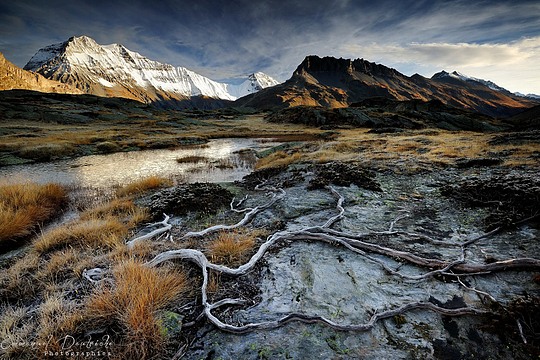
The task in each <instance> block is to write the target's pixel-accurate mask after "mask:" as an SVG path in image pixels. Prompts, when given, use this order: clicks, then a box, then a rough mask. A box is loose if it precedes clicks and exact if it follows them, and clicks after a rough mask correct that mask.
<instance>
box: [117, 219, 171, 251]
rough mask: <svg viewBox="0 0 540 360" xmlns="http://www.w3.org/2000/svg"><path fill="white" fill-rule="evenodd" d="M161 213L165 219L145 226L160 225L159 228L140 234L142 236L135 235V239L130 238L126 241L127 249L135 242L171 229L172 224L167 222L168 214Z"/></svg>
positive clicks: (148, 238)
mask: <svg viewBox="0 0 540 360" xmlns="http://www.w3.org/2000/svg"><path fill="white" fill-rule="evenodd" d="M163 215H164V216H165V219H164V220H163V221H160V222H157V223H154V224H150V225H148V226H147V227H151V226H156V225H161V227H160V228H158V229H155V230H153V231H151V232H149V233H148V234H146V235H142V236H139V237H136V238H135V239H132V240H130V241H128V242H127V243H126V245H127V247H128V249H131V248H133V246H135V244H137V243H139V242H141V241H144V240H150V239H152V238H153V237H156V236H158V235H161V234H163V233H166V232H168V231H170V230H171V229H172V225H171V224H169V219H170V216H169V215H167V214H163Z"/></svg>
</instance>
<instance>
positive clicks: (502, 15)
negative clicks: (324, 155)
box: [0, 0, 540, 92]
mask: <svg viewBox="0 0 540 360" xmlns="http://www.w3.org/2000/svg"><path fill="white" fill-rule="evenodd" d="M539 33H540V3H538V1H524V0H521V1H513V2H511V3H509V2H507V1H503V0H498V1H497V0H495V1H487V0H467V1H464V0H458V1H447V0H434V1H432V0H415V1H412V0H411V1H409V0H404V1H399V2H397V1H391V0H381V1H376V2H374V1H368V0H355V1H352V0H336V1H333V2H328V1H324V0H296V1H287V2H284V1H279V0H258V1H252V0H230V1H218V0H198V1H188V0H176V1H173V0H162V1H158V2H153V3H148V2H147V1H143V0H118V1H105V0H95V1H92V2H88V1H84V0H70V1H66V0H48V1H47V2H43V1H41V0H18V1H16V2H11V4H9V5H2V4H0V35H1V36H0V38H2V42H0V51H3V52H4V54H5V55H6V57H7V58H8V59H9V60H11V61H13V62H15V63H16V64H18V65H20V66H22V65H24V64H25V63H26V61H28V59H29V58H30V57H31V56H32V55H33V54H34V53H35V52H36V51H37V50H38V49H39V48H41V47H43V46H46V45H48V44H52V43H55V42H60V41H65V40H66V39H67V38H69V37H70V36H73V35H82V34H85V35H88V36H90V37H93V38H94V39H95V40H96V41H97V42H98V43H100V44H110V43H115V42H116V43H122V44H124V45H125V46H126V47H128V48H129V49H131V50H133V51H137V52H139V53H141V54H142V55H144V56H146V57H149V58H151V59H153V60H157V61H160V62H165V63H169V64H172V65H175V66H185V67H187V68H190V69H192V70H194V71H197V72H199V73H201V74H203V75H206V76H209V77H211V78H214V79H217V80H219V79H223V78H231V77H235V76H238V75H240V74H247V73H250V72H254V71H264V72H266V73H268V74H269V75H271V76H274V77H276V78H278V79H279V80H286V79H287V78H289V77H290V75H291V74H292V72H293V71H294V69H295V68H296V66H297V65H298V64H299V63H300V62H301V61H302V60H303V58H304V57H305V56H306V55H310V54H315V55H321V56H324V55H331V56H336V57H364V58H366V59H368V60H370V61H377V62H381V63H383V64H385V65H391V66H394V65H395V66H396V68H397V69H398V70H400V71H402V72H407V71H413V72H419V73H426V72H428V71H432V70H435V69H436V68H442V67H445V68H447V67H448V68H457V67H464V68H465V69H471V70H475V69H478V70H485V69H484V67H485V68H486V69H487V68H490V67H493V66H495V67H494V68H500V67H501V66H502V64H506V65H507V66H508V69H510V68H512V67H514V68H516V67H517V68H520V69H521V70H522V71H523V74H524V75H523V76H527V77H528V76H530V77H532V78H535V79H536V81H537V83H539V84H540V81H538V78H537V77H536V76H535V75H534V74H531V71H529V72H527V68H525V67H524V66H525V65H527V66H529V65H530V66H532V67H533V68H535V69H536V67H535V65H534V64H532V63H531V61H530V55H531V54H533V55H538V52H537V47H535V46H531V47H529V48H526V44H525V40H520V39H523V38H532V39H534V38H535V37H536V36H538V34H539ZM521 41H523V42H522V43H521ZM524 58H527V59H529V60H524ZM497 60H498V65H491V64H493V63H497ZM473 66H476V68H473ZM508 69H507V70H506V71H509V70H508ZM471 75H473V76H478V77H480V76H479V74H478V73H476V72H471ZM514 76H515V77H516V78H522V77H521V75H519V74H518V73H517V72H516V73H515V74H514ZM538 86H539V85H537V90H536V91H537V92H540V89H538Z"/></svg>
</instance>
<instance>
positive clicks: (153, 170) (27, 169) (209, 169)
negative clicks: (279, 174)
mask: <svg viewBox="0 0 540 360" xmlns="http://www.w3.org/2000/svg"><path fill="white" fill-rule="evenodd" d="M272 145H275V144H272V143H264V144H263V143H261V142H259V141H257V140H256V139H217V140H212V141H210V142H209V143H208V144H205V145H202V146H191V147H188V148H180V149H174V150H146V151H138V152H127V153H115V154H108V155H91V156H84V157H81V158H77V159H70V160H62V161H56V162H52V163H43V164H30V165H20V166H10V167H5V168H0V179H3V180H5V179H7V180H8V181H9V180H12V181H17V182H20V181H34V182H39V183H47V182H57V183H62V184H66V185H73V186H80V187H92V188H111V187H113V186H117V185H124V184H127V183H130V182H133V181H135V180H138V179H142V178H145V177H148V176H151V175H157V176H163V177H168V178H173V179H177V180H178V181H182V182H197V181H205V182H206V181H207V182H226V181H234V180H239V179H241V178H242V177H243V176H244V175H246V174H248V173H249V172H251V171H252V169H253V166H254V163H255V160H256V159H255V157H254V155H253V154H252V153H250V152H243V151H241V150H242V149H261V148H263V147H264V148H267V147H269V146H272ZM188 157H193V159H197V158H198V160H196V161H192V162H178V161H177V159H182V158H188Z"/></svg>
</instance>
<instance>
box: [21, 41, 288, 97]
mask: <svg viewBox="0 0 540 360" xmlns="http://www.w3.org/2000/svg"><path fill="white" fill-rule="evenodd" d="M24 68H25V69H26V70H31V71H34V72H38V73H40V74H42V75H44V76H45V77H47V78H53V79H56V80H60V81H63V80H65V81H66V82H72V83H74V84H75V85H76V86H77V87H79V88H81V89H83V90H87V91H88V92H92V91H95V92H99V91H103V88H102V89H101V90H99V89H98V90H96V89H94V88H93V87H92V86H94V85H97V86H98V87H99V86H101V87H104V88H113V87H118V88H120V89H121V88H123V89H124V92H125V93H126V94H129V95H132V96H139V97H143V99H144V100H150V101H153V100H156V99H160V98H170V97H172V98H179V97H184V98H185V97H191V96H206V97H211V98H216V99H224V100H236V99H237V98H239V97H242V96H245V95H248V94H251V93H253V92H256V91H259V90H260V89H263V88H265V87H268V86H272V85H276V84H277V83H278V82H277V81H276V80H274V79H272V78H271V77H269V76H268V75H265V74H263V73H255V74H252V75H251V76H249V77H248V79H247V80H245V81H244V82H243V83H242V84H240V85H231V84H226V83H220V82H217V81H214V80H211V79H209V78H207V77H204V76H202V75H200V74H197V73H195V72H193V71H191V70H189V69H186V68H184V67H174V66H172V65H169V64H162V63H160V62H157V61H154V60H150V59H148V58H146V57H144V56H142V55H141V54H139V53H137V52H134V51H131V50H129V49H127V48H126V47H124V46H123V45H120V44H111V45H99V44H97V43H96V42H95V41H94V40H93V39H92V38H89V37H87V36H80V37H72V38H70V39H69V40H68V41H66V42H64V43H60V44H53V45H50V46H47V47H45V48H43V49H41V50H39V51H38V52H37V53H36V54H35V55H34V56H33V57H32V58H31V59H30V61H29V62H28V63H27V64H26V66H25V67H24ZM105 91H107V89H105Z"/></svg>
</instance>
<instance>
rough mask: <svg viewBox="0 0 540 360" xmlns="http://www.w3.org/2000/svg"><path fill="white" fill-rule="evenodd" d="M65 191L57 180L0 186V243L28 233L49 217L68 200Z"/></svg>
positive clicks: (55, 213)
mask: <svg viewBox="0 0 540 360" xmlns="http://www.w3.org/2000/svg"><path fill="white" fill-rule="evenodd" d="M67 200H68V197H67V191H66V189H65V188H64V187H62V186H60V185H58V184H46V185H38V184H32V183H27V184H14V185H3V186H0V243H3V242H4V243H5V242H6V241H8V240H11V239H16V238H21V237H24V236H28V235H30V234H31V233H32V230H34V229H35V227H36V226H37V225H38V224H39V223H41V222H44V221H48V220H51V219H52V218H53V217H54V216H56V215H58V214H59V213H60V212H61V211H62V207H63V206H64V205H65V204H66V203H67Z"/></svg>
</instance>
